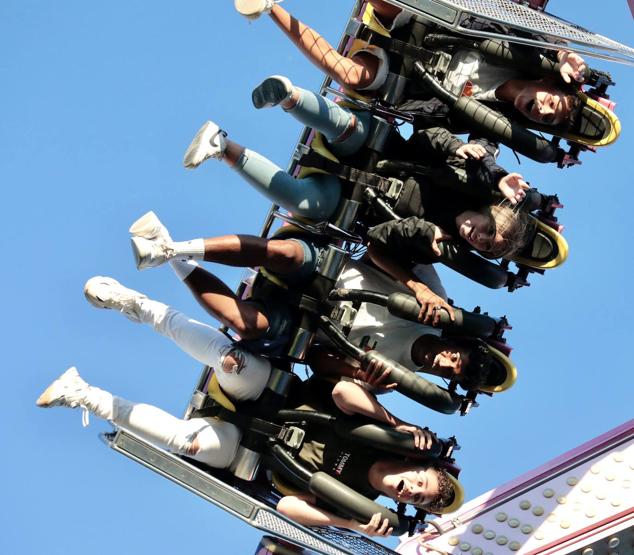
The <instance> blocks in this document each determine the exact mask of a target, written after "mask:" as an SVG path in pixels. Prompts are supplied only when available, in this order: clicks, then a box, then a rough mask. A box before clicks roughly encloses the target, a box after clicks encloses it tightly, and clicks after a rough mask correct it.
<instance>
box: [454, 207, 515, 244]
mask: <svg viewBox="0 0 634 555" xmlns="http://www.w3.org/2000/svg"><path fill="white" fill-rule="evenodd" d="M456 225H457V227H458V234H459V235H460V237H462V238H463V239H464V240H465V241H466V242H467V243H469V244H470V245H471V246H472V247H473V248H474V249H476V250H478V251H482V252H488V251H491V250H493V249H494V248H496V247H499V246H501V245H502V244H503V243H504V238H503V237H502V236H501V235H500V234H499V233H496V231H495V225H494V223H493V220H492V219H491V217H490V216H487V215H485V214H482V213H481V212H474V211H473V210H466V211H465V212H462V213H461V214H460V215H459V216H458V217H457V218H456Z"/></svg>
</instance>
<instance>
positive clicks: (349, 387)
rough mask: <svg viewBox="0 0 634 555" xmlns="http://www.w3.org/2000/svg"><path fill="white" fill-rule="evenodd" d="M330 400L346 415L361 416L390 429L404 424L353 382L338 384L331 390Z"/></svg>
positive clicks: (370, 394)
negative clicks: (388, 426) (386, 425)
mask: <svg viewBox="0 0 634 555" xmlns="http://www.w3.org/2000/svg"><path fill="white" fill-rule="evenodd" d="M332 398H333V400H334V401H335V404H336V405H337V407H339V410H341V411H342V412H344V413H346V414H348V415H353V414H361V415H362V416H367V417H369V418H372V419H373V420H377V421H378V422H384V423H385V424H389V425H390V426H392V427H396V426H398V425H399V424H403V423H404V422H403V421H402V420H400V419H399V418H397V417H396V416H394V415H393V414H392V413H390V412H389V411H388V410H387V409H386V408H385V407H384V406H383V405H381V403H379V402H378V401H377V399H376V397H375V396H374V395H373V394H372V393H370V392H369V391H368V390H367V389H365V388H363V387H361V386H360V385H359V384H356V383H354V382H339V383H338V384H337V385H336V386H335V387H334V389H333V390H332Z"/></svg>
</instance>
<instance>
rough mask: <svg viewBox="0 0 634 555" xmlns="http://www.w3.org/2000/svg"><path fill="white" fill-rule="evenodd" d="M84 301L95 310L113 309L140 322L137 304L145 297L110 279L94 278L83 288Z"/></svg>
mask: <svg viewBox="0 0 634 555" xmlns="http://www.w3.org/2000/svg"><path fill="white" fill-rule="evenodd" d="M84 295H85V296H86V300H87V301H88V302H89V303H90V304H91V305H93V306H94V307H96V308H114V309H115V310H118V311H119V312H121V313H122V314H123V315H124V316H126V317H127V318H129V319H130V320H132V321H133V322H140V321H141V316H140V314H139V313H140V306H139V303H140V301H142V300H143V299H147V297H146V296H145V295H144V294H143V293H139V292H138V291H134V290H133V289H128V288H127V287H124V286H123V285H121V284H120V283H119V282H118V281H117V280H116V279H114V278H111V277H103V276H95V277H93V278H90V279H89V280H88V281H87V282H86V285H85V286H84Z"/></svg>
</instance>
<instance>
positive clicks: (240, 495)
mask: <svg viewBox="0 0 634 555" xmlns="http://www.w3.org/2000/svg"><path fill="white" fill-rule="evenodd" d="M115 430H116V432H115V433H114V434H108V435H106V436H104V439H105V440H106V443H107V444H108V445H109V446H110V447H111V448H112V449H114V450H115V451H117V452H118V453H121V454H123V455H125V456H126V457H128V458H130V459H132V460H134V461H136V462H138V463H139V464H141V465H143V466H145V467H147V468H149V469H150V470H153V471H154V472H156V473H157V474H159V475H161V476H163V477H164V478H167V479H169V480H171V481H173V482H174V483H176V484H178V485H180V486H182V487H184V488H185V489H187V490H189V491H191V492H192V493H195V494H196V495H198V496H200V497H202V498H203V499H205V500H207V501H209V502H211V503H213V504H214V505H216V506H218V507H220V508H221V509H224V510H225V511H227V512H229V513H231V514H232V515H234V516H235V517H237V518H239V519H240V520H242V521H244V522H246V523H248V524H250V525H251V526H254V527H255V528H258V529H260V530H263V531H265V532H268V533H271V534H274V535H276V536H278V537H280V538H283V539H285V540H288V541H290V542H293V543H295V544H297V545H299V546H301V547H305V548H308V549H310V550H312V551H314V552H316V553H322V554H324V555H355V554H357V553H367V554H368V555H375V554H376V555H391V554H394V553H395V552H394V551H392V550H390V549H388V548H386V547H383V546H382V545H380V544H378V543H376V542H373V541H372V540H369V539H367V538H364V537H361V536H359V535H357V534H355V533H346V532H339V531H337V530H334V529H332V530H331V529H328V528H306V527H304V526H301V525H299V524H296V523H294V522H293V521H291V520H289V519H288V518H286V517H285V516H283V515H281V514H279V513H277V512H276V511H275V509H273V508H272V507H269V506H268V505H266V504H264V503H261V502H259V501H257V500H256V499H254V498H253V497H250V496H249V495H247V494H246V493H244V492H241V491H239V490H237V489H235V488H234V487H232V486H230V485H228V484H226V483H224V482H223V481H222V480H220V479H219V478H217V477H215V476H213V475H211V474H208V473H207V472H205V471H203V470H201V469H200V468H198V467H196V466H194V465H192V464H190V463H188V462H187V461H185V460H183V459H181V458H180V457H177V456H176V455H173V454H172V453H169V452H167V451H164V450H162V449H159V448H158V447H156V446H154V445H152V444H150V443H148V442H146V441H145V440H143V439H141V438H140V437H138V436H136V435H135V434H133V433H132V432H129V431H127V430H125V429H124V428H116V429H115Z"/></svg>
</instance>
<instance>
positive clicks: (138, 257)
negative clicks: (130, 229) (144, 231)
mask: <svg viewBox="0 0 634 555" xmlns="http://www.w3.org/2000/svg"><path fill="white" fill-rule="evenodd" d="M139 239H143V237H130V245H131V247H132V256H134V263H135V264H136V269H137V270H144V269H145V266H143V258H144V257H143V255H142V249H141V246H140V245H139V243H141V242H142V241H139Z"/></svg>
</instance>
